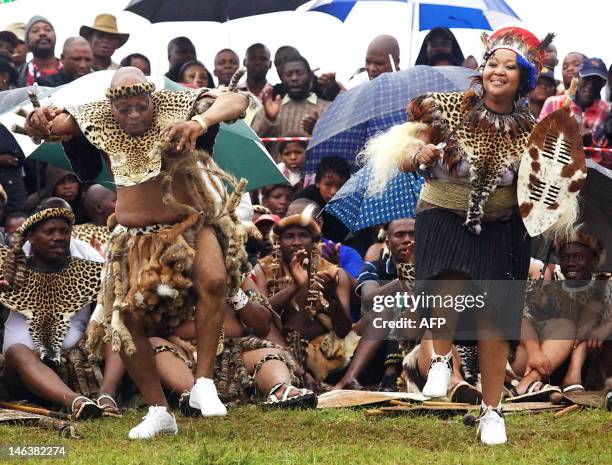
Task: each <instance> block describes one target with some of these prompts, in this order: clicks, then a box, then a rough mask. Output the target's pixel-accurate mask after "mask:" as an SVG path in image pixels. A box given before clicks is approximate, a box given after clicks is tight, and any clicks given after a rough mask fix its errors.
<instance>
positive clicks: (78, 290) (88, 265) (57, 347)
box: [0, 247, 102, 363]
mask: <svg viewBox="0 0 612 465" xmlns="http://www.w3.org/2000/svg"><path fill="white" fill-rule="evenodd" d="M7 252H8V249H7V248H6V247H0V260H1V261H2V262H4V259H5V258H6V254H7ZM101 271H102V264H101V263H97V262H93V261H90V260H84V259H81V258H76V257H70V258H69V261H68V264H67V265H66V266H65V267H64V268H63V269H61V270H60V271H58V272H54V273H48V272H41V271H35V270H33V269H31V268H26V272H25V282H24V285H23V286H21V287H20V288H18V289H15V290H9V291H3V292H0V303H1V304H2V305H4V306H6V307H7V308H8V309H10V310H13V311H16V312H18V313H20V314H22V315H23V316H24V317H25V318H26V321H27V323H28V326H29V331H30V335H31V336H32V340H33V342H34V344H35V346H36V348H37V350H38V352H39V354H40V357H41V358H42V359H45V358H47V359H50V360H51V361H53V362H54V363H59V361H60V358H61V350H62V343H63V341H64V338H65V336H66V334H67V332H68V328H69V327H70V320H71V319H72V317H73V316H74V315H75V314H76V313H77V312H78V311H79V310H81V309H82V308H83V307H84V306H85V305H87V304H88V303H91V302H94V301H95V300H96V297H97V295H98V292H100V285H101V279H100V273H101Z"/></svg>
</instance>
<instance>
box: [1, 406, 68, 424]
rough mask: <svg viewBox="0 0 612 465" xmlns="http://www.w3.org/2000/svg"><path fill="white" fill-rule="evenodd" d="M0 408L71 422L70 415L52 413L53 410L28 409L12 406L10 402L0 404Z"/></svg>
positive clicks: (26, 407)
mask: <svg viewBox="0 0 612 465" xmlns="http://www.w3.org/2000/svg"><path fill="white" fill-rule="evenodd" d="M0 408H5V409H9V410H17V411H19V412H27V413H34V414H36V415H43V416H45V417H50V418H58V419H60V420H71V417H70V415H68V414H66V413H62V412H54V411H53V410H47V409H44V408H40V407H30V406H28V405H19V404H12V403H10V402H0Z"/></svg>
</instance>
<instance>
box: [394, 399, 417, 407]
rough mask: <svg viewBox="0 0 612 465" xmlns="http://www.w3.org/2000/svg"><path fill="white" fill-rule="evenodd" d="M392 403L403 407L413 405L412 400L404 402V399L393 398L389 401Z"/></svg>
mask: <svg viewBox="0 0 612 465" xmlns="http://www.w3.org/2000/svg"><path fill="white" fill-rule="evenodd" d="M389 404H390V405H399V406H401V407H412V405H413V404H411V403H410V402H404V401H403V400H400V399H391V400H390V401H389Z"/></svg>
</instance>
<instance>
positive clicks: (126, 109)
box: [113, 99, 151, 116]
mask: <svg viewBox="0 0 612 465" xmlns="http://www.w3.org/2000/svg"><path fill="white" fill-rule="evenodd" d="M113 106H114V107H115V110H117V112H118V113H119V114H120V115H122V116H128V115H129V114H130V113H132V112H133V111H135V112H136V113H139V114H142V113H145V112H146V111H148V110H149V108H150V107H151V100H150V99H147V103H141V104H139V105H117V104H115V103H113Z"/></svg>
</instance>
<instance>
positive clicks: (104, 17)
mask: <svg viewBox="0 0 612 465" xmlns="http://www.w3.org/2000/svg"><path fill="white" fill-rule="evenodd" d="M79 35H81V36H82V37H85V38H86V39H87V40H88V41H89V43H90V44H91V49H92V51H93V56H94V61H93V67H92V68H93V70H94V71H102V70H105V69H118V68H119V65H118V64H117V63H115V62H114V61H112V60H111V57H112V56H113V53H115V50H117V49H118V48H120V47H122V46H123V44H125V43H126V42H127V40H128V38H129V37H130V35H129V34H124V33H121V32H119V31H118V30H117V18H115V17H114V16H113V15H109V14H101V15H98V16H96V19H95V20H94V24H93V26H92V27H89V26H81V29H80V30H79Z"/></svg>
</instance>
